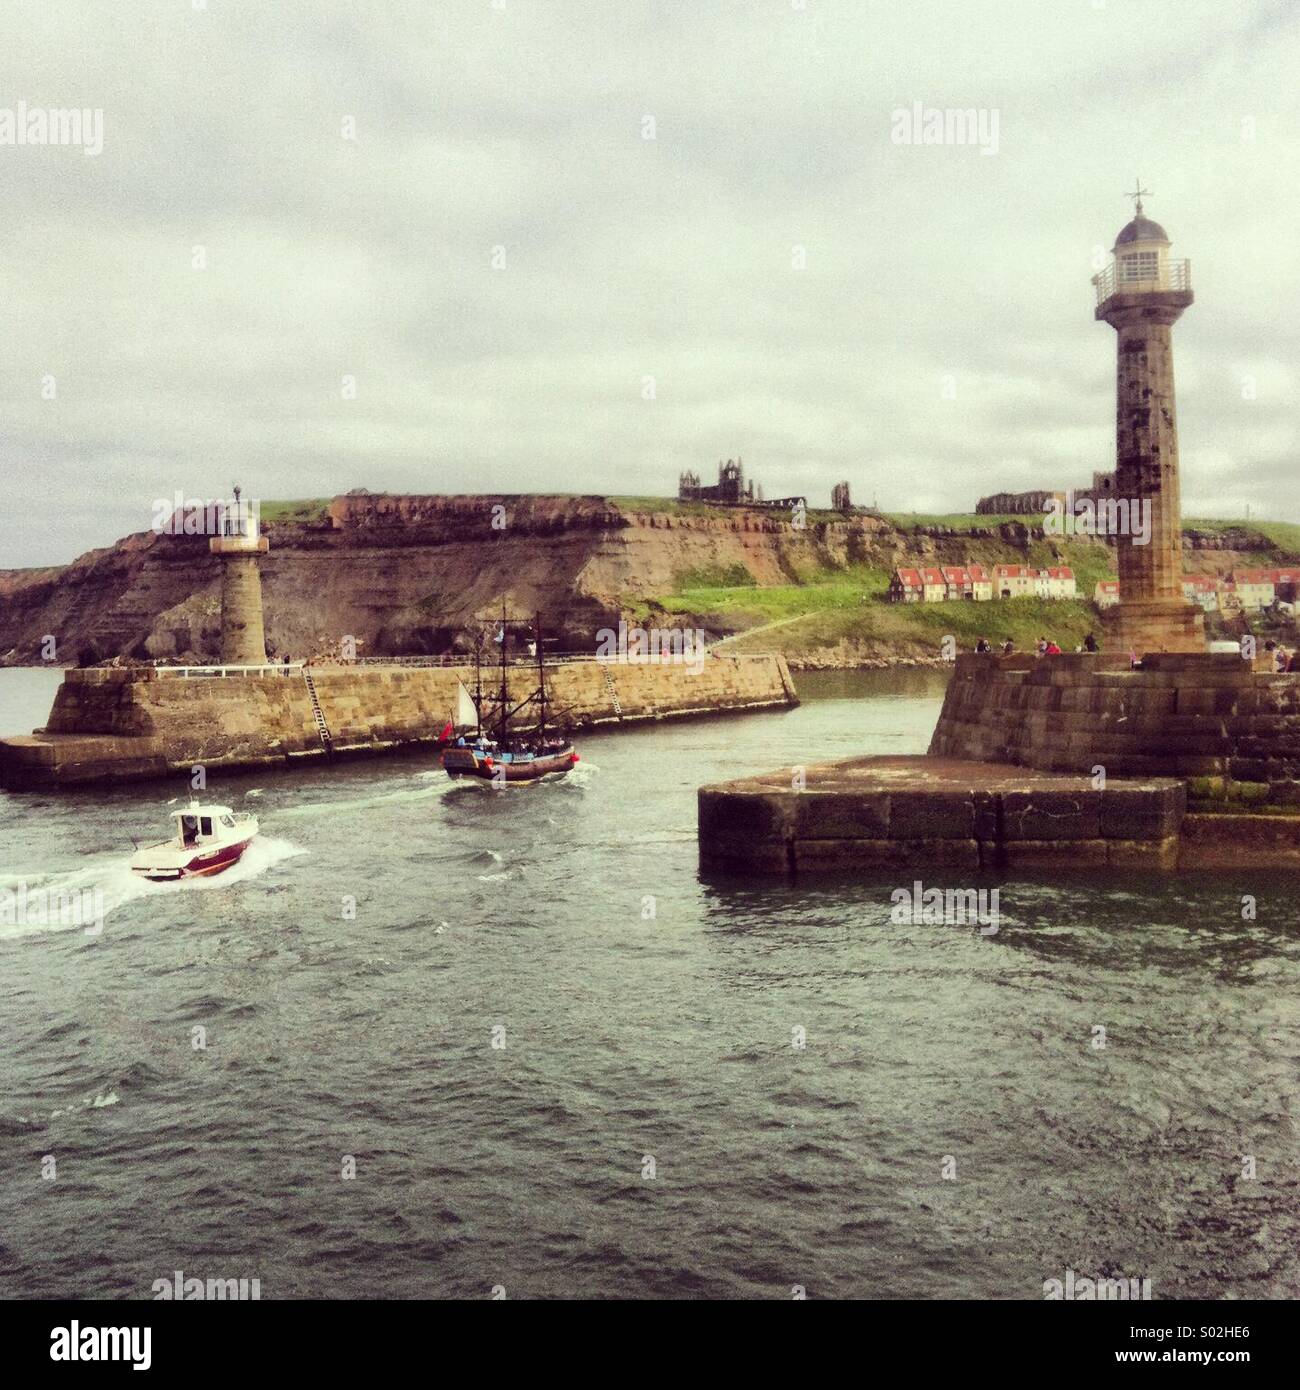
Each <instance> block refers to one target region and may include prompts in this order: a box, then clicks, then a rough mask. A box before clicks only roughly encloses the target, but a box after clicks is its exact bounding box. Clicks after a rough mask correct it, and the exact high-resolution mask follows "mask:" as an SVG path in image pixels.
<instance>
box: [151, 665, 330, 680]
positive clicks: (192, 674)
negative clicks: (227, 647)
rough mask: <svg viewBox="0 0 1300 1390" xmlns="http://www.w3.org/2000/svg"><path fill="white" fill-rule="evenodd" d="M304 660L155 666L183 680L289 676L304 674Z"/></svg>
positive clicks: (162, 674) (158, 673)
mask: <svg viewBox="0 0 1300 1390" xmlns="http://www.w3.org/2000/svg"><path fill="white" fill-rule="evenodd" d="M302 666H303V664H302V662H301V661H291V662H289V663H287V664H286V663H285V662H282V661H268V662H267V663H266V664H265V665H263V666H155V667H154V668H153V669H154V673H155V675H157V676H159V677H163V676H179V677H180V678H181V679H182V680H189V679H197V678H202V679H209V678H211V677H212V676H289V675H294V676H296V675H301V674H302Z"/></svg>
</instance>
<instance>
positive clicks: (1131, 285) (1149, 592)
mask: <svg viewBox="0 0 1300 1390" xmlns="http://www.w3.org/2000/svg"><path fill="white" fill-rule="evenodd" d="M1146 192H1148V190H1147V189H1144V188H1142V187H1141V185H1140V184H1139V186H1138V189H1137V191H1136V192H1135V193H1132V194H1130V195H1129V196H1130V197H1132V198H1134V199H1135V200H1136V207H1135V209H1134V217H1133V220H1132V221H1131V222H1130V223H1129V224H1128V225H1127V226H1125V227H1124V228H1122V229H1121V231H1120V233H1119V235H1118V236H1117V237H1116V238H1115V246H1114V249H1113V252H1112V260H1111V263H1110V265H1108V266H1107V267H1106V269H1105V270H1103V271H1102V272H1101V274H1099V275H1097V276H1095V277H1094V278H1093V284H1094V285H1095V286H1096V288H1097V313H1096V317H1097V318H1099V319H1103V320H1104V321H1105V322H1106V323H1108V324H1110V326H1111V327H1112V328H1113V329H1114V330H1115V332H1116V333H1117V334H1118V335H1119V341H1118V369H1117V373H1116V400H1115V460H1116V468H1115V496H1116V499H1117V501H1118V502H1119V503H1121V504H1123V503H1125V502H1127V504H1128V518H1127V521H1128V524H1121V526H1120V527H1118V528H1117V530H1118V531H1119V534H1118V535H1117V536H1116V556H1117V561H1118V564H1119V597H1120V601H1119V603H1118V604H1117V605H1116V606H1115V607H1114V608H1111V609H1109V610H1108V611H1107V613H1106V614H1105V616H1104V619H1103V621H1104V625H1105V632H1106V635H1107V638H1108V642H1109V645H1110V647H1111V649H1112V650H1114V651H1116V652H1128V651H1130V650H1134V651H1136V652H1137V653H1138V655H1139V656H1140V655H1141V654H1142V653H1143V652H1144V651H1149V652H1160V651H1166V652H1203V651H1204V650H1205V619H1204V615H1203V614H1202V612H1201V610H1200V608H1199V607H1198V606H1197V605H1195V604H1193V603H1191V602H1190V601H1189V600H1188V599H1187V598H1185V597H1184V595H1183V554H1182V505H1181V501H1180V495H1179V494H1180V489H1179V481H1178V416H1177V411H1176V409H1175V405H1174V344H1173V326H1174V324H1175V323H1176V322H1177V321H1178V318H1179V317H1180V315H1181V314H1182V312H1183V310H1184V309H1186V308H1187V306H1188V305H1189V304H1190V303H1191V302H1192V275H1191V262H1190V261H1175V260H1171V259H1170V257H1169V238H1168V237H1167V236H1166V235H1165V230H1164V228H1163V227H1161V226H1160V224H1159V223H1157V222H1152V221H1151V219H1150V218H1148V217H1146V216H1144V215H1143V210H1142V195H1143V194H1144V193H1146ZM1118 515H1119V518H1120V520H1121V522H1123V521H1124V520H1125V517H1124V510H1123V508H1122V507H1121V510H1120V512H1119V514H1118ZM1148 519H1149V522H1150V536H1149V539H1148V538H1147V537H1146V536H1145V535H1144V534H1143V532H1144V530H1145V526H1146V521H1147V520H1148Z"/></svg>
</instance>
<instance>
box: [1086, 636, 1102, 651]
mask: <svg viewBox="0 0 1300 1390" xmlns="http://www.w3.org/2000/svg"><path fill="white" fill-rule="evenodd" d="M1083 649H1084V651H1085V652H1099V651H1101V648H1100V647H1099V646H1098V645H1097V639H1096V638H1095V637H1094V636H1093V635H1092V633H1091V632H1090V633H1089V634H1088V635H1087V636H1086V637H1085V638H1084V639H1083Z"/></svg>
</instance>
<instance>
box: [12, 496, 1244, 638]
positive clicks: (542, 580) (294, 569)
mask: <svg viewBox="0 0 1300 1390" xmlns="http://www.w3.org/2000/svg"><path fill="white" fill-rule="evenodd" d="M263 530H264V533H265V534H266V536H267V537H268V539H269V540H270V553H269V554H268V555H267V556H266V557H265V558H264V560H263V562H262V581H263V595H264V605H265V615H266V632H267V642H268V646H269V648H270V650H271V652H272V654H273V655H277V656H281V655H285V654H289V655H291V656H294V657H303V656H308V655H312V654H314V653H318V652H323V651H325V650H327V649H335V650H337V646H338V643H339V642H340V641H341V640H342V639H343V638H345V637H349V636H350V637H352V638H354V639H355V640H356V641H357V643H358V645H359V650H360V654H361V655H363V656H385V655H402V654H407V653H426V652H437V651H442V650H446V649H447V648H449V647H450V646H451V644H452V643H453V642H454V641H455V639H456V638H457V637H458V636H459V635H460V634H461V633H463V631H464V629H465V628H466V627H467V625H469V624H470V623H471V622H472V621H473V620H474V619H476V618H478V619H490V618H492V617H493V616H494V615H495V614H498V613H499V612H500V610H501V605H502V603H503V601H504V603H505V604H506V606H507V608H508V610H509V612H510V613H511V614H512V615H525V614H531V613H533V612H535V611H540V612H542V613H543V614H545V615H546V622H547V626H548V629H549V630H550V631H552V632H553V633H555V634H556V635H557V636H558V637H559V638H560V645H561V646H562V647H565V648H568V649H575V650H576V649H585V648H588V647H591V646H592V645H594V642H595V634H596V632H597V630H598V629H600V628H601V627H607V626H616V625H617V622H618V619H619V615H620V612H621V611H622V610H624V609H625V608H626V607H627V606H628V605H630V604H633V603H637V602H645V601H647V600H653V599H655V598H658V597H662V596H663V595H665V594H669V593H672V592H674V591H675V590H677V589H679V588H680V587H682V585H683V583H684V582H685V581H687V580H689V579H691V578H692V577H694V579H695V580H696V582H697V583H703V584H707V583H719V582H734V580H730V581H729V580H727V579H724V578H720V576H736V577H741V576H740V572H741V571H742V570H743V571H744V573H745V574H746V575H748V576H749V580H747V581H745V582H751V581H752V582H755V583H757V584H759V585H773V584H790V583H793V582H798V581H799V580H800V578H802V577H805V576H808V575H811V574H816V573H822V574H824V573H826V572H827V571H830V570H837V569H842V568H843V567H845V566H848V565H870V566H874V567H877V568H880V569H886V570H889V569H892V568H894V567H895V566H896V565H898V564H901V563H904V562H911V563H917V562H920V563H931V564H960V563H963V562H965V561H968V560H970V559H973V558H984V557H983V556H982V554H981V551H980V547H981V545H984V546H986V547H993V548H995V549H996V551H997V553H998V556H999V558H1015V557H1016V552H1017V551H1019V550H1023V549H1024V548H1025V547H1027V546H1028V544H1029V543H1030V541H1031V540H1035V539H1039V540H1041V534H1042V533H1041V530H1036V531H1031V530H1030V529H1029V528H1027V527H1025V526H1023V525H1020V524H1019V523H1010V524H1006V525H1003V526H1001V527H997V528H990V529H989V530H987V531H977V532H960V531H949V530H946V529H944V528H941V527H934V528H930V529H927V530H925V531H920V532H918V531H916V530H908V531H902V530H899V529H898V528H897V527H895V526H893V525H892V524H891V523H889V522H888V521H886V520H884V519H882V518H879V517H873V516H865V515H863V516H855V517H850V518H846V519H835V520H823V521H817V520H815V519H814V520H810V522H809V524H808V526H807V527H806V528H804V529H795V528H793V527H792V526H791V525H790V519H789V517H788V515H786V514H785V513H784V512H782V513H764V512H760V511H749V510H743V509H739V508H737V509H707V508H703V507H694V508H680V507H675V506H674V505H673V504H671V503H665V504H664V506H663V507H662V508H660V509H656V508H654V507H653V506H652V505H648V504H647V505H645V506H630V505H626V504H617V503H614V502H611V501H610V500H608V499H606V498H603V497H547V496H474V497H454V496H431V497H386V496H374V495H371V494H368V493H360V494H348V495H347V496H344V497H339V498H336V499H334V501H333V503H332V504H331V505H330V507H329V509H328V512H321V513H319V514H318V515H316V516H315V517H314V519H311V520H297V521H280V522H270V523H267V524H265V525H264V527H263ZM990 553H992V550H990ZM1189 558H1190V557H1189ZM1209 558H1210V557H1209V556H1208V555H1207V556H1206V559H1207V560H1209ZM1228 559H1229V557H1228V556H1227V555H1225V554H1224V553H1222V552H1219V553H1217V554H1216V555H1215V556H1214V560H1215V562H1216V563H1217V564H1218V565H1220V566H1221V565H1223V564H1224V563H1225V562H1226V561H1227V560H1228ZM219 565H220V561H219V560H217V559H216V558H215V557H213V556H211V555H209V553H208V545H207V538H206V537H204V536H184V535H181V536H173V535H161V534H156V533H153V532H144V533H141V534H138V535H133V536H128V537H127V538H126V539H124V540H121V541H119V542H118V543H117V544H116V545H113V546H110V547H108V548H107V549H104V550H96V551H91V552H90V553H89V554H87V555H83V556H82V557H81V558H80V559H78V560H76V561H74V562H73V563H72V564H70V565H67V566H64V567H62V568H57V569H48V570H24V571H10V572H4V571H0V664H21V663H28V662H36V661H40V660H42V659H51V658H50V657H48V656H47V655H46V653H44V652H43V651H42V644H43V643H45V642H46V639H47V638H49V637H52V638H54V641H55V644H56V645H55V651H54V655H53V657H52V659H53V660H55V661H58V662H62V663H71V662H76V661H79V660H80V661H86V660H103V659H104V658H107V657H113V656H127V657H132V658H136V659H140V660H152V659H155V658H167V659H175V658H182V659H186V660H192V661H211V660H215V659H217V657H218V653H219V626H220V568H219ZM1194 567H1195V566H1193V565H1189V566H1188V568H1189V569H1191V568H1194Z"/></svg>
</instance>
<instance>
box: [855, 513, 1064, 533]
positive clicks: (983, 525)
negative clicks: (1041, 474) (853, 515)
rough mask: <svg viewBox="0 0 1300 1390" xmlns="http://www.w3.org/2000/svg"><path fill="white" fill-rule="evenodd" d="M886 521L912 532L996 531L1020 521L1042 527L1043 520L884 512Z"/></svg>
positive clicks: (1020, 517) (974, 515) (973, 514)
mask: <svg viewBox="0 0 1300 1390" xmlns="http://www.w3.org/2000/svg"><path fill="white" fill-rule="evenodd" d="M882 515H883V516H884V518H885V520H886V521H888V522H890V523H891V524H892V525H894V526H897V527H898V528H899V530H901V531H910V530H911V529H912V528H913V527H914V526H921V527H929V526H943V527H946V528H947V529H948V530H950V531H977V530H989V531H996V530H997V528H998V527H999V526H1001V525H1002V524H1003V523H1004V522H1007V521H1018V522H1020V523H1021V525H1023V526H1041V525H1042V523H1043V518H1042V516H1041V515H1039V514H1038V513H1037V512H1033V513H1030V514H1028V515H1025V516H979V515H976V514H975V513H973V512H954V513H952V514H951V515H949V516H940V515H938V514H937V513H934V512H884V513H883V514H882Z"/></svg>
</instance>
